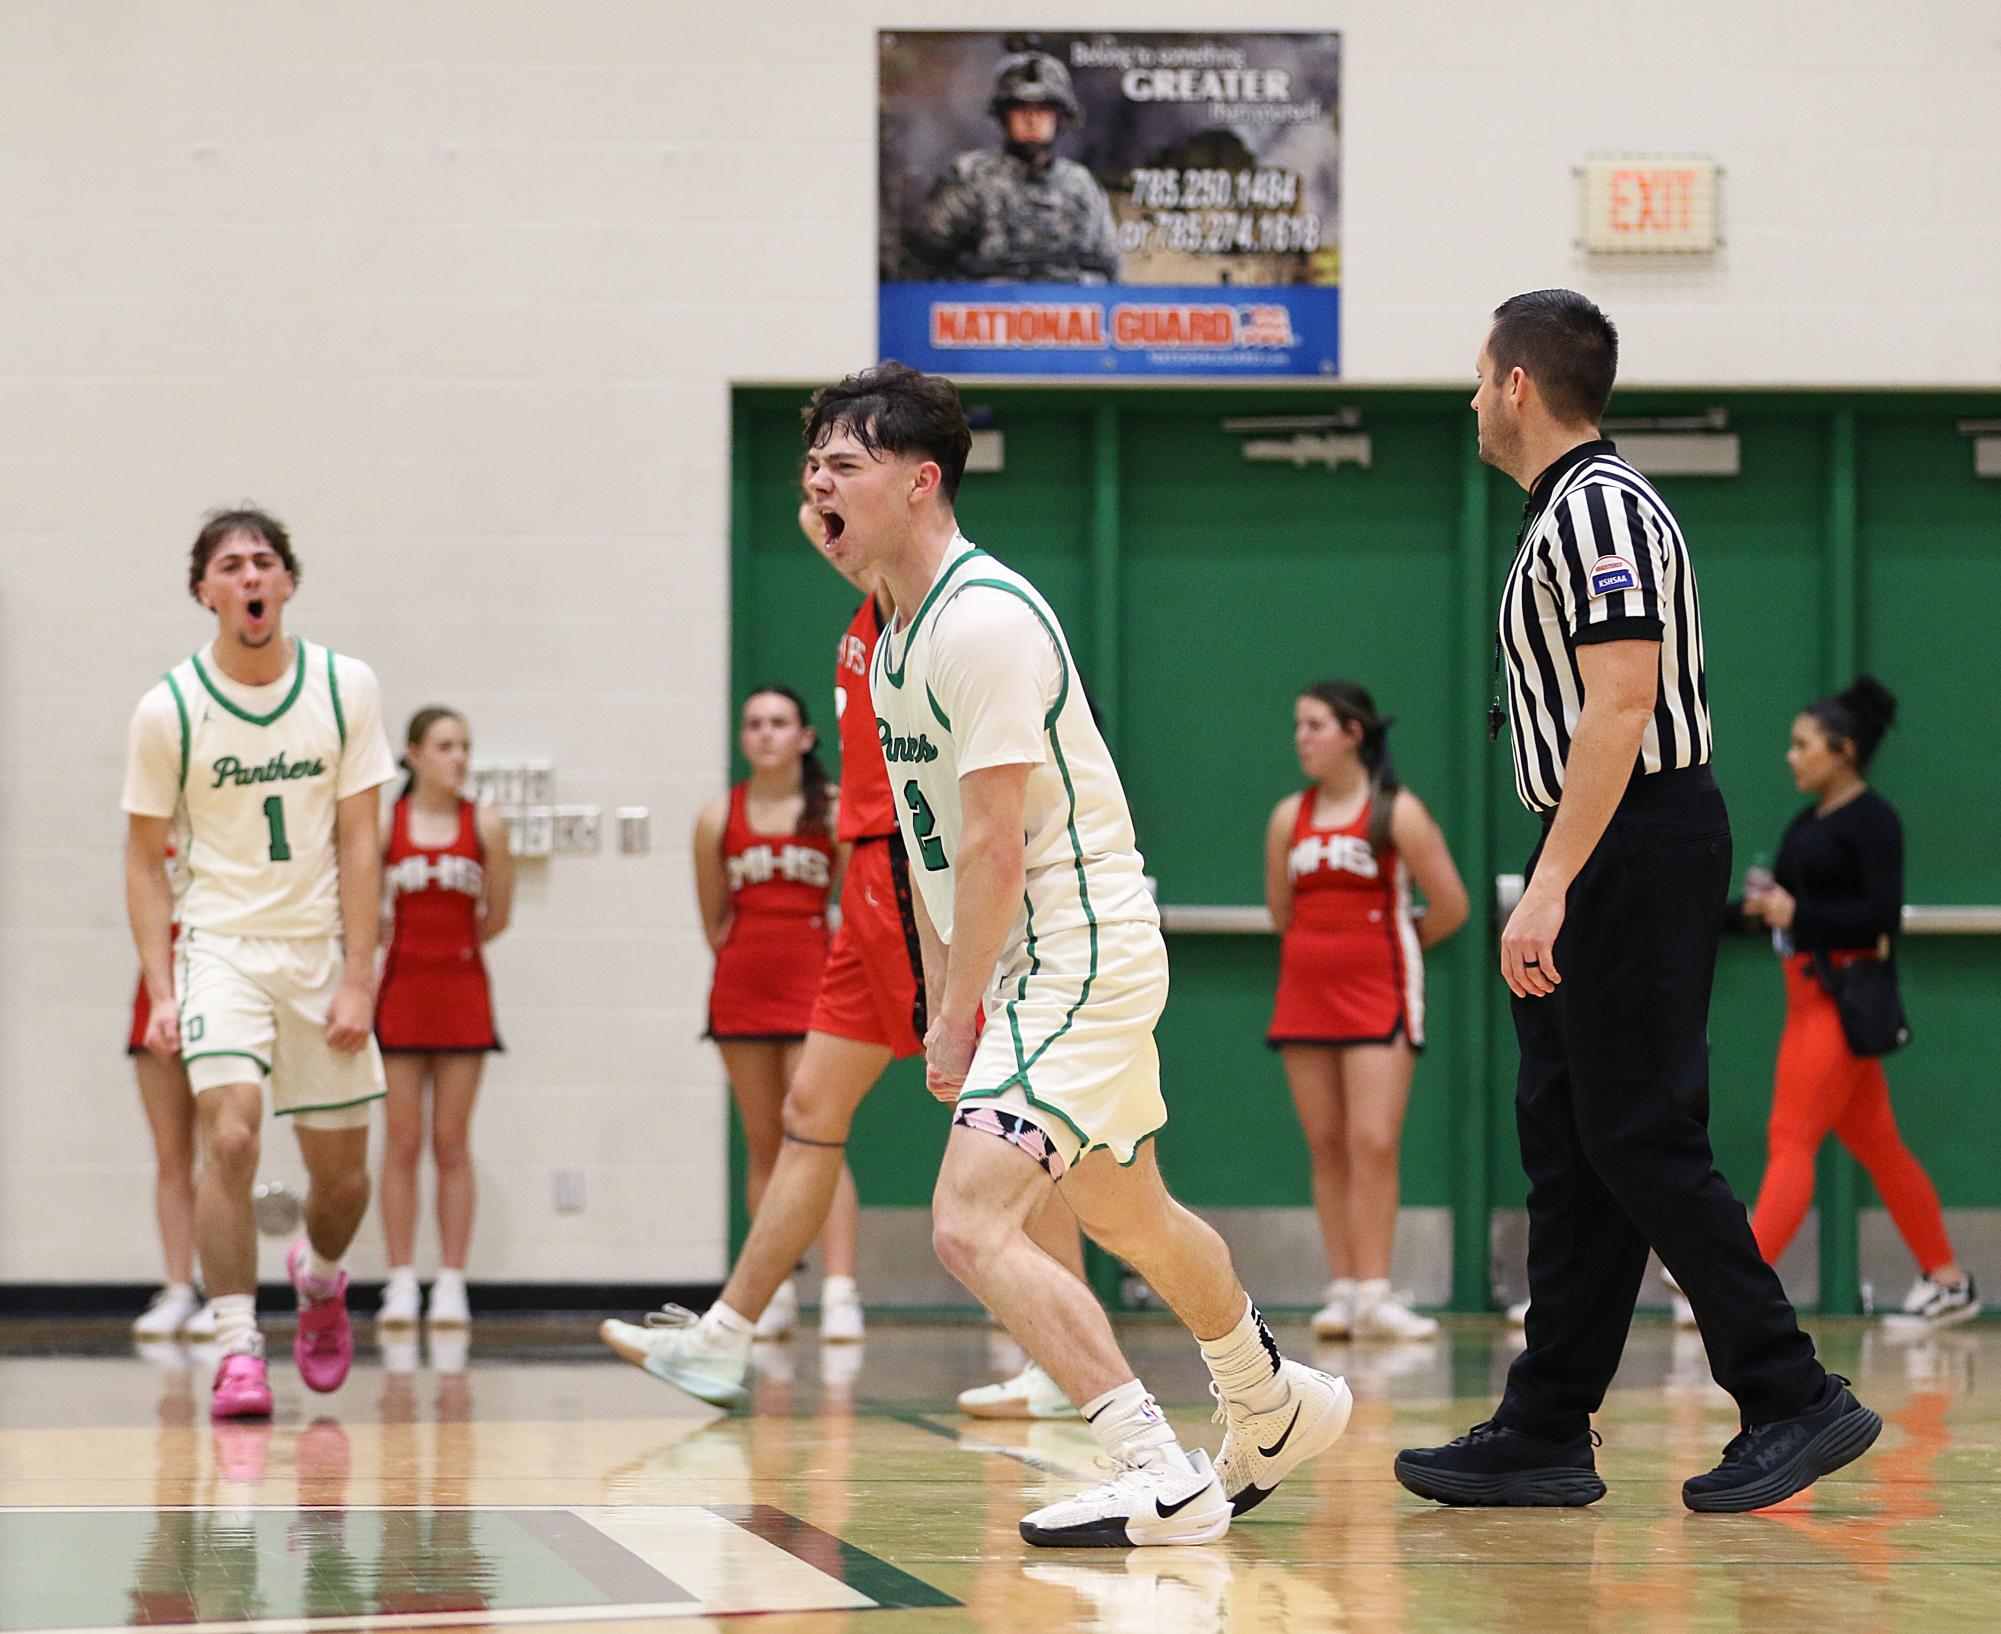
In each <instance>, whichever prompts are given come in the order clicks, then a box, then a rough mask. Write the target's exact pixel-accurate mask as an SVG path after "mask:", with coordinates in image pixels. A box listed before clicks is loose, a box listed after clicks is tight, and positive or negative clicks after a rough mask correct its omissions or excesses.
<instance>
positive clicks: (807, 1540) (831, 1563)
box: [705, 1504, 965, 1611]
mask: <svg viewBox="0 0 2001 1634" xmlns="http://www.w3.org/2000/svg"><path fill="white" fill-rule="evenodd" d="M705 1507H706V1508H707V1509H708V1510H709V1512H710V1513H711V1514H716V1515H720V1516H722V1518H723V1519H724V1520H726V1521H731V1522H733V1523H734V1524H736V1525H738V1526H740V1527H742V1528H743V1529H744V1530H745V1531H746V1532H748V1533H750V1534H751V1536H753V1537H758V1538H762V1539H764V1541H765V1542H766V1543H771V1544H776V1545H777V1546H778V1547H779V1548H781V1549H783V1550H784V1551H785V1552H786V1553H787V1554H788V1555H791V1556H793V1557H795V1558H796V1559H799V1560H803V1561H804V1562H805V1563H806V1564H807V1565H809V1566H811V1567H812V1568H813V1569H814V1570H815V1571H819V1572H823V1573H825V1574H826V1575H827V1576H829V1577H832V1578H834V1579H836V1580H837V1581H839V1582H842V1583H845V1584H846V1585H847V1586H848V1587H849V1588H851V1589H853V1590H855V1591H856V1592H857V1593H859V1594H865V1595H867V1596H868V1597H869V1598H870V1599H871V1600H873V1601H874V1602H875V1603H876V1605H877V1606H879V1607H881V1608H882V1609H884V1610H886V1611H906V1610H910V1609H912V1608H915V1607H919V1606H957V1605H963V1604H964V1603H965V1602H964V1601H961V1600H955V1599H953V1598H952V1596H951V1595H949V1594H947V1593H946V1592H945V1591H944V1590H943V1589H935V1588H933V1587H932V1586H931V1585H930V1584H929V1583H927V1582H925V1581H924V1580H923V1579H922V1578H921V1577H912V1576H911V1575H910V1573H908V1572H906V1571H904V1570H902V1569H901V1568H899V1567H896V1566H892V1565H890V1563H889V1562H888V1561H886V1560H884V1559H882V1558H881V1557H880V1556H879V1555H872V1554H870V1553H869V1552H868V1551H867V1550H866V1549H858V1548H856V1547H855V1545H854V1544H852V1543H849V1542H847V1541H846V1540H845V1539H843V1538H837V1537H835V1536H834V1534H833V1533H831V1532H823V1531H822V1530H821V1529H820V1528H819V1527H817V1526H812V1525H809V1524H808V1523H807V1522H805V1521H802V1520H800V1519H799V1518H798V1517H797V1516H796V1515H788V1514H787V1513H786V1512H785V1511H784V1510H782V1509H779V1508H777V1507H776V1506H774V1505H772V1504H708V1505H706V1506H705Z"/></svg>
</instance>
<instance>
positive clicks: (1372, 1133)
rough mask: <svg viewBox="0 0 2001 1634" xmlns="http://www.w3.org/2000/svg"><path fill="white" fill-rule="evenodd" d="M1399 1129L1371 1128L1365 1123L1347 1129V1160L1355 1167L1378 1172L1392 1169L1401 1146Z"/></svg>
mask: <svg viewBox="0 0 2001 1634" xmlns="http://www.w3.org/2000/svg"><path fill="white" fill-rule="evenodd" d="M1399 1134H1400V1131H1398V1130H1395V1129H1373V1128H1369V1127H1367V1126H1366V1125H1365V1126H1363V1127H1362V1128H1359V1129H1351V1130H1349V1131H1348V1162H1349V1163H1350V1164H1351V1165H1352V1166H1353V1167H1355V1168H1357V1169H1364V1170H1367V1171H1369V1172H1371V1173H1377V1174H1380V1173H1381V1172H1382V1171H1383V1170H1384V1169H1394V1168H1395V1167H1396V1166H1397V1157H1398V1155H1399V1151H1400V1149H1401V1147H1402V1144H1403V1143H1402V1141H1401V1140H1400V1139H1399Z"/></svg>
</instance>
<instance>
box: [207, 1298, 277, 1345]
mask: <svg viewBox="0 0 2001 1634" xmlns="http://www.w3.org/2000/svg"><path fill="white" fill-rule="evenodd" d="M210 1303H211V1304H212V1305H214V1306H215V1342H216V1344H217V1346H218V1347H219V1348H220V1349H221V1351H222V1353H223V1354H224V1355H225V1356H238V1355H240V1356H262V1355H263V1354H264V1335H263V1334H261V1333H259V1332H258V1331H257V1296H256V1295H255V1294H217V1295H216V1296H215V1298H214V1299H213V1300H211V1301H210Z"/></svg>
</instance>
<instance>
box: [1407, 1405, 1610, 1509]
mask: <svg viewBox="0 0 2001 1634" xmlns="http://www.w3.org/2000/svg"><path fill="white" fill-rule="evenodd" d="M1597 1444H1598V1432H1597V1431H1595V1430H1586V1431H1585V1432H1584V1433H1583V1434H1582V1435H1579V1436H1576V1437H1573V1438H1572V1439H1571V1440H1568V1441H1545V1440H1543V1439H1542V1437H1540V1436H1534V1435H1529V1434H1526V1433H1525V1432H1523V1431H1521V1430H1517V1429H1513V1428H1511V1427H1510V1426H1508V1425H1506V1424H1502V1423H1500V1422H1499V1421H1498V1420H1495V1419H1491V1418H1490V1419H1489V1420H1487V1422H1486V1423H1485V1424H1476V1425H1474V1426H1473V1428H1472V1429H1470V1430H1468V1431H1467V1432H1466V1433H1465V1434H1464V1435H1462V1436H1460V1437H1459V1438H1458V1439H1457V1440H1456V1441H1448V1442H1447V1443H1446V1444H1445V1445H1444V1446H1442V1447H1409V1448H1406V1449H1405V1450H1404V1451H1402V1452H1400V1453H1398V1454H1397V1462H1396V1472H1397V1479H1398V1480H1399V1481H1401V1482H1402V1483H1403V1484H1404V1485H1405V1486H1406V1487H1407V1488H1409V1489H1410V1490H1411V1491H1412V1492H1415V1493H1416V1494H1417V1495H1418V1496H1419V1497H1420V1498H1431V1499H1434V1500H1435V1501H1437V1502H1438V1503H1442V1504H1463V1505H1497V1506H1506V1507H1511V1508H1536V1509H1580V1508H1582V1507H1583V1506H1584V1505H1585V1504H1594V1503H1596V1502H1597V1501H1598V1500H1599V1499H1600V1498H1602V1497H1604V1496H1605V1483H1604V1482H1603V1481H1601V1480H1600V1479H1599V1478H1598V1465H1597V1461H1596V1460H1595V1459H1594V1458H1593V1457H1592V1453H1591V1449H1592V1448H1593V1447H1595V1446H1596V1445H1597Z"/></svg>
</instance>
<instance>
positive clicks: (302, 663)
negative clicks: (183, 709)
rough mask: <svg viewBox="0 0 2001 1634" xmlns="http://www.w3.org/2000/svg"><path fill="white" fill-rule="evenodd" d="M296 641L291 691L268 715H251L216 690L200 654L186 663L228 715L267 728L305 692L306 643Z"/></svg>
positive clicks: (300, 639) (299, 639) (301, 640)
mask: <svg viewBox="0 0 2001 1634" xmlns="http://www.w3.org/2000/svg"><path fill="white" fill-rule="evenodd" d="M296 639H297V640H298V647H299V664H298V668H297V669H296V670H295V671H294V672H293V675H292V690H291V691H290V692H288V693H286V694H285V701H284V702H283V703H281V704H280V705H279V706H278V707H277V708H276V709H274V710H272V711H271V713H270V714H268V715H253V714H251V713H250V711H249V710H247V709H243V708H240V707H239V706H238V705H236V704H233V703H231V702H230V701H229V699H228V698H226V697H225V696H224V695H223V694H222V692H221V691H220V690H219V689H218V688H217V686H216V684H215V682H213V681H211V680H210V679H209V678H208V671H207V670H205V669H203V668H202V662H201V654H200V653H196V654H194V656H193V657H192V658H190V659H189V660H188V661H189V662H190V663H191V664H193V665H194V667H195V674H197V675H199V676H200V677H201V684H202V685H203V686H204V687H206V688H207V689H208V695H209V696H210V697H211V698H213V699H214V700H215V701H216V702H217V703H219V704H221V705H222V707H223V708H224V709H226V710H228V711H229V712H230V714H232V715H234V716H235V717H236V718H237V719H238V720H240V721H248V722H249V723H250V724H251V725H252V726H269V725H270V724H271V723H272V722H273V721H275V720H276V719H277V718H278V717H279V716H280V715H282V714H284V713H285V711H286V710H288V709H290V708H291V707H292V705H293V704H295V703H297V702H298V701H299V694H300V693H301V692H302V691H304V690H305V685H306V643H305V639H304V638H303V637H298V638H296ZM328 656H329V657H331V656H332V655H331V654H329V655H328Z"/></svg>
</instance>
